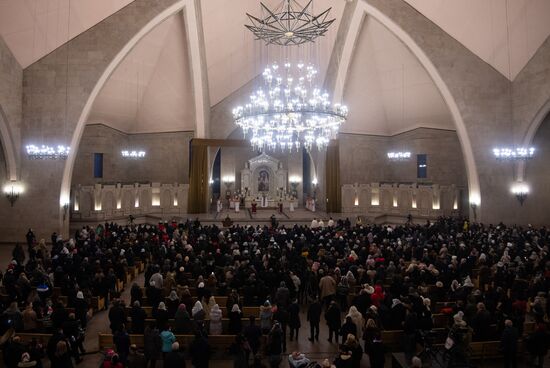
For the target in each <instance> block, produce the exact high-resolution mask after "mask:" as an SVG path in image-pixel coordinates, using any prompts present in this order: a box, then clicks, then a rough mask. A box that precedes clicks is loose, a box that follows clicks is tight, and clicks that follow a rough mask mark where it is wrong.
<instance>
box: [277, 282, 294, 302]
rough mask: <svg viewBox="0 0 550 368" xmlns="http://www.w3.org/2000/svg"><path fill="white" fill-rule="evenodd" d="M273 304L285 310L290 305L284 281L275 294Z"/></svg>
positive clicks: (288, 292) (288, 293)
mask: <svg viewBox="0 0 550 368" xmlns="http://www.w3.org/2000/svg"><path fill="white" fill-rule="evenodd" d="M275 302H276V303H277V305H278V306H279V308H287V307H288V306H289V304H290V291H289V290H288V288H287V287H286V283H285V282H284V281H281V284H280V286H279V288H278V289H277V292H276V293H275Z"/></svg>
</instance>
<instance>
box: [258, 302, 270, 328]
mask: <svg viewBox="0 0 550 368" xmlns="http://www.w3.org/2000/svg"><path fill="white" fill-rule="evenodd" d="M271 317H273V311H272V309H271V303H269V300H266V301H265V303H264V305H262V306H260V328H261V329H262V333H263V334H264V335H267V334H268V333H269V331H271Z"/></svg>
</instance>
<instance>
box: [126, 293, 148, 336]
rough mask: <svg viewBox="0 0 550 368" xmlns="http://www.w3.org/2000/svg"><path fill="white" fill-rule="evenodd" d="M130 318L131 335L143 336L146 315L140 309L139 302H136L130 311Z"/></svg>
mask: <svg viewBox="0 0 550 368" xmlns="http://www.w3.org/2000/svg"><path fill="white" fill-rule="evenodd" d="M130 318H131V320H132V333H133V334H136V335H143V333H144V331H145V320H146V319H147V313H145V311H144V310H143V308H141V305H140V304H139V301H138V300H136V301H135V302H134V305H133V306H132V310H131V311H130Z"/></svg>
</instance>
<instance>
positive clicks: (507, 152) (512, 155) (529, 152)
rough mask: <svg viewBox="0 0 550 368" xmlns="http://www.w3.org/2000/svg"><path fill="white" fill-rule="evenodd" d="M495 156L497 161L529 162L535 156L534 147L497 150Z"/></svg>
mask: <svg viewBox="0 0 550 368" xmlns="http://www.w3.org/2000/svg"><path fill="white" fill-rule="evenodd" d="M493 155H494V156H495V158H496V159H497V160H503V161H518V160H529V159H532V158H533V156H534V155H535V148H534V147H517V148H506V147H504V148H495V149H493Z"/></svg>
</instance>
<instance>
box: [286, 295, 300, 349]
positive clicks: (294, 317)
mask: <svg viewBox="0 0 550 368" xmlns="http://www.w3.org/2000/svg"><path fill="white" fill-rule="evenodd" d="M288 326H289V327H290V341H292V340H293V339H294V338H296V341H298V332H299V331H300V327H302V323H301V321H300V306H299V305H298V299H294V302H292V304H291V305H290V307H288ZM294 336H296V337H294Z"/></svg>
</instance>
